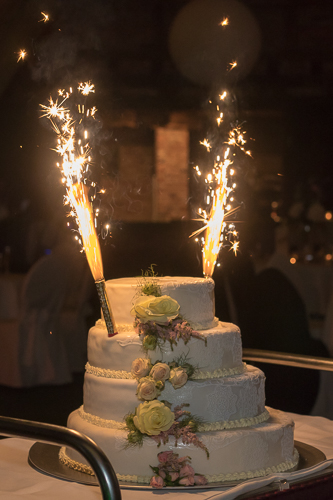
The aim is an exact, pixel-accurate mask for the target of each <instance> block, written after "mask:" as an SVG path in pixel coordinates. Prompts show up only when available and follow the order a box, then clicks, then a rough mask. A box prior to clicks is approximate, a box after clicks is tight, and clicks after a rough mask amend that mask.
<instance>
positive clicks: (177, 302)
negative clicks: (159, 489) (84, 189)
mask: <svg viewBox="0 0 333 500" xmlns="http://www.w3.org/2000/svg"><path fill="white" fill-rule="evenodd" d="M106 290H107V294H108V298H109V301H110V304H111V307H112V311H113V315H114V318H115V323H116V326H117V331H118V334H117V335H115V336H114V337H108V334H107V330H106V327H105V324H104V322H103V321H102V320H99V321H98V322H97V324H96V326H94V327H93V328H91V329H90V331H89V336H88V363H87V365H86V373H85V381H84V398H83V400H84V402H83V406H81V408H79V409H78V410H76V411H74V412H73V413H72V414H71V415H70V416H69V419H68V427H70V428H72V429H75V430H77V431H80V432H82V433H84V434H86V435H88V436H89V437H91V438H92V439H93V440H94V441H95V442H96V443H97V444H98V445H99V446H100V447H101V448H102V450H103V451H104V452H105V453H106V455H107V456H108V458H109V459H110V462H111V463H112V465H113V467H114V469H115V471H116V473H117V476H118V478H119V479H121V480H123V481H129V482H139V483H149V482H151V484H152V485H153V486H163V485H165V484H167V485H172V484H174V485H178V484H184V485H189V484H203V483H204V482H206V481H207V482H217V481H228V480H237V479H246V478H252V477H258V476H263V475H266V474H269V473H271V472H277V471H279V472H281V471H284V470H287V469H291V468H293V467H295V466H296V464H297V461H298V453H297V451H296V450H295V448H294V424H293V421H292V420H291V419H290V418H289V416H287V415H286V414H284V413H283V412H281V411H278V410H274V409H271V408H266V407H265V376H264V374H263V372H262V371H261V370H259V369H258V368H255V367H253V366H249V365H246V364H245V363H243V362H242V343H241V334H240V331H239V328H238V327H237V326H235V325H233V324H231V323H223V322H220V321H219V320H218V319H217V318H216V317H215V300H214V281H213V280H212V279H211V278H189V277H162V278H159V277H154V276H153V277H144V278H122V279H116V280H111V281H108V282H107V283H106ZM60 459H61V461H62V462H63V463H65V464H67V465H68V466H69V467H73V468H75V469H78V470H81V471H85V472H87V473H92V471H91V469H90V468H89V466H88V465H87V464H86V463H84V460H83V458H82V457H81V456H80V455H79V454H78V453H77V452H75V451H74V450H71V449H69V448H67V449H65V448H62V449H61V452H60ZM152 476H153V478H152Z"/></svg>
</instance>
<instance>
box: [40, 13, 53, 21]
mask: <svg viewBox="0 0 333 500" xmlns="http://www.w3.org/2000/svg"><path fill="white" fill-rule="evenodd" d="M41 14H42V16H43V17H42V19H40V20H39V21H38V22H39V23H47V21H49V20H50V18H49V15H48V14H45V12H41Z"/></svg>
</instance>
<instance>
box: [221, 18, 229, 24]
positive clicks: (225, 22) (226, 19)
mask: <svg viewBox="0 0 333 500" xmlns="http://www.w3.org/2000/svg"><path fill="white" fill-rule="evenodd" d="M228 24H229V19H228V18H227V17H224V18H223V20H222V21H221V22H220V25H221V26H228Z"/></svg>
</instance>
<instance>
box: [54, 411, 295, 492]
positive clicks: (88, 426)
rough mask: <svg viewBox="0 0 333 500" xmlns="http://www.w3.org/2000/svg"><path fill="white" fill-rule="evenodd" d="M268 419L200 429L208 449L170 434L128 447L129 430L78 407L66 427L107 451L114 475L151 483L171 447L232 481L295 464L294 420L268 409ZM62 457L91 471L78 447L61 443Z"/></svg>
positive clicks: (207, 472) (211, 474)
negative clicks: (160, 441) (162, 440)
mask: <svg viewBox="0 0 333 500" xmlns="http://www.w3.org/2000/svg"><path fill="white" fill-rule="evenodd" d="M268 411H269V413H270V417H269V419H268V420H267V421H265V422H263V423H261V424H257V425H253V426H251V427H246V428H245V427H244V428H238V429H234V430H222V431H210V432H204V433H198V438H199V439H200V440H201V441H202V442H203V443H204V445H205V446H206V447H207V448H208V450H209V458H207V456H206V454H205V451H204V450H202V449H200V448H198V447H196V446H194V445H193V444H191V445H184V444H182V443H178V445H177V446H175V442H174V440H172V439H170V440H169V442H168V443H167V444H165V445H161V446H160V447H157V444H156V442H155V441H154V440H153V439H151V438H148V437H147V438H146V439H145V440H144V443H143V446H141V447H138V446H137V447H133V446H131V447H126V445H127V441H126V437H127V432H126V431H125V430H122V429H113V428H106V427H100V426H98V425H94V424H92V423H90V422H87V421H86V420H83V419H82V418H81V417H80V415H79V411H78V410H76V411H74V412H73V413H71V415H70V416H69V419H68V427H69V428H71V429H75V430H77V431H79V432H82V433H83V434H86V435H87V436H89V437H90V438H91V439H93V440H94V441H95V442H96V443H97V444H98V445H99V446H100V447H101V448H102V450H103V451H104V453H106V455H107V457H108V458H109V460H110V462H111V464H112V466H113V468H114V469H115V471H116V473H117V477H118V479H120V480H122V481H127V482H135V483H149V481H150V478H151V476H152V475H153V473H152V470H151V468H150V466H153V467H154V466H156V465H157V464H158V460H157V454H158V453H159V452H161V451H169V450H172V451H173V452H175V453H178V454H179V456H180V457H182V456H189V457H191V465H192V467H193V468H194V470H195V472H196V473H198V474H202V475H204V476H205V477H206V479H207V481H208V482H222V481H235V480H239V479H248V478H253V477H260V476H264V475H267V474H270V473H272V472H282V471H285V470H287V469H292V468H293V467H295V466H296V465H297V462H298V453H297V451H296V450H295V449H294V423H293V421H292V420H291V418H290V417H289V416H288V415H286V414H285V413H283V412H281V411H278V410H274V409H271V408H268ZM60 459H61V461H62V462H63V463H65V464H66V465H68V466H69V467H72V468H74V469H77V470H81V471H84V472H87V473H90V474H91V473H92V470H91V469H90V468H89V467H88V465H87V464H86V463H84V460H83V458H82V457H81V455H79V454H78V453H77V452H75V451H74V450H72V449H69V448H62V449H61V451H60Z"/></svg>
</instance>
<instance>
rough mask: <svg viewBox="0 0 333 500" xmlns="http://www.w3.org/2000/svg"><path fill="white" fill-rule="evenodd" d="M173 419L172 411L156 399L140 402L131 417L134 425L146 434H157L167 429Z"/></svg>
mask: <svg viewBox="0 0 333 500" xmlns="http://www.w3.org/2000/svg"><path fill="white" fill-rule="evenodd" d="M174 421H175V415H174V413H173V412H172V411H171V410H170V408H168V407H167V406H165V404H163V403H161V401H158V400H154V401H149V402H145V403H141V404H140V405H139V406H138V407H137V408H136V411H135V416H134V418H133V423H134V425H135V427H136V428H137V429H139V431H140V432H142V434H148V436H157V435H158V434H160V432H162V431H168V430H169V429H170V427H171V426H172V424H173V423H174Z"/></svg>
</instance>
